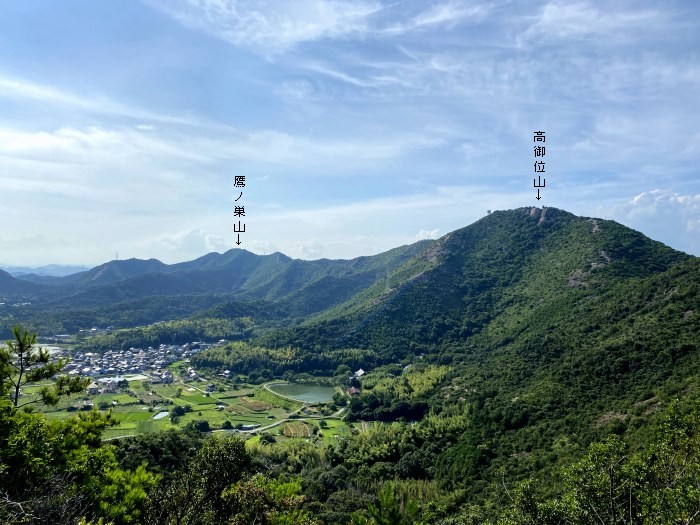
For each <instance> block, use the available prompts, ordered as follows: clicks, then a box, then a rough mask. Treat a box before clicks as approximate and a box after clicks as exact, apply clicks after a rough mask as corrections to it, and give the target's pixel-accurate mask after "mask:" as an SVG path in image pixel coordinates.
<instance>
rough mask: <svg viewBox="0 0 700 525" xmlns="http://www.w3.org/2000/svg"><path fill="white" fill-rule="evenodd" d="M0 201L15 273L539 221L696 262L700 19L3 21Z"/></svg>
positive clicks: (173, 13)
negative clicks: (513, 214)
mask: <svg viewBox="0 0 700 525" xmlns="http://www.w3.org/2000/svg"><path fill="white" fill-rule="evenodd" d="M535 131H544V132H545V136H546V144H541V145H543V146H545V147H546V153H545V156H544V157H541V158H540V159H536V158H535V157H534V150H533V148H534V146H535V145H537V144H534V145H533V142H534V139H533V133H534V132H535ZM537 160H540V161H543V162H545V173H538V174H537V175H539V176H544V179H545V187H544V188H542V189H541V190H540V191H541V199H540V200H536V194H537V190H536V189H535V188H534V181H533V179H534V176H535V173H534V171H535V167H534V163H535V161H537ZM236 177H244V180H245V187H242V188H241V187H239V188H237V187H236V186H235V181H236ZM0 196H1V197H2V212H1V214H0V217H2V218H0V262H2V263H4V264H13V265H40V264H49V263H59V264H86V265H96V264H100V263H102V262H106V261H109V260H111V259H114V258H115V257H117V254H118V257H119V258H121V259H127V258H131V257H137V258H141V259H147V258H151V257H155V258H157V259H160V260H162V261H164V262H167V263H173V262H177V261H185V260H191V259H194V258H196V257H199V256H201V255H204V254H206V253H208V252H211V251H218V252H223V251H226V250H228V249H231V248H235V247H236V246H237V244H236V242H237V241H238V240H240V242H241V244H240V248H244V249H247V250H250V251H252V252H255V253H259V254H265V253H268V254H269V253H272V252H275V251H281V252H283V253H285V254H287V255H289V256H291V257H295V258H301V259H318V258H324V257H325V258H352V257H357V256H360V255H370V254H375V253H379V252H382V251H385V250H388V249H391V248H393V247H396V246H400V245H404V244H409V243H412V242H415V241H417V240H420V239H426V238H438V237H440V236H442V235H445V234H446V233H448V232H450V231H452V230H455V229H457V228H461V227H464V226H467V225H468V224H471V223H472V222H474V221H476V220H478V219H480V218H481V217H483V216H484V215H486V213H487V210H503V209H512V208H519V207H522V206H543V205H544V206H550V207H557V208H562V209H565V210H568V211H570V212H573V213H576V214H578V215H584V216H595V217H601V218H605V219H614V220H617V221H618V222H620V223H622V224H625V225H627V226H630V227H632V228H634V229H637V230H639V231H641V232H643V233H644V234H646V235H648V236H649V237H651V238H653V239H656V240H659V241H662V242H663V243H665V244H667V245H669V246H671V247H673V248H676V249H678V250H682V251H685V252H687V253H692V254H694V255H700V3H698V2H697V1H696V0H687V1H678V0H663V1H647V0H633V1H626V0H616V1H614V2H613V1H605V2H604V1H592V0H590V1H589V0H582V1H577V0H567V1H538V0H532V1H527V2H523V1H509V0H503V1H499V0H493V1H467V0H464V1H461V0H435V1H427V0H424V1H401V0H353V1H350V0H325V1H322V0H294V1H281V0H167V1H164V0H163V1H161V0H123V1H119V2H107V1H103V2H95V1H92V0H62V1H61V2H55V1H53V0H23V1H21V2H17V1H11V0H0ZM236 207H239V208H243V210H240V209H239V212H240V211H242V212H243V213H244V214H245V216H243V217H241V216H238V217H236V216H235V210H236ZM238 221H241V222H240V225H241V226H240V227H239V222H238ZM243 225H245V232H244V233H236V232H235V230H236V229H241V228H242V226H243Z"/></svg>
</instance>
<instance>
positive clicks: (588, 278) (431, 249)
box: [0, 208, 700, 525]
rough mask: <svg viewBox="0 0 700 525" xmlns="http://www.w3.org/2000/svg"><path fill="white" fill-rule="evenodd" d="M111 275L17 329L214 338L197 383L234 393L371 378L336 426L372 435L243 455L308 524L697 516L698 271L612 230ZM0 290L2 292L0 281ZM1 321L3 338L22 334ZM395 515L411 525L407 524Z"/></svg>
mask: <svg viewBox="0 0 700 525" xmlns="http://www.w3.org/2000/svg"><path fill="white" fill-rule="evenodd" d="M116 263H117V262H116V261H115V262H113V263H109V264H108V265H104V266H103V267H101V269H99V270H98V269H93V270H90V271H89V272H86V273H84V274H82V276H79V277H78V278H75V276H72V277H74V278H75V279H76V280H74V281H73V282H64V283H63V284H61V285H54V286H51V287H46V288H42V289H41V290H45V289H51V290H53V291H54V292H53V293H56V294H61V293H64V294H66V295H64V296H62V297H58V296H56V297H55V298H53V299H52V300H49V301H46V302H45V304H43V305H42V306H40V307H39V306H38V307H36V309H34V310H32V309H30V308H29V307H25V308H19V307H18V308H17V311H18V312H20V313H21V315H25V316H28V318H31V319H34V320H35V321H34V322H37V323H43V324H44V326H49V327H51V328H54V329H55V330H56V331H58V330H59V329H61V328H65V327H66V326H70V327H72V328H77V327H78V326H83V325H87V324H88V323H91V322H94V321H95V320H96V319H99V320H100V322H101V323H102V322H104V323H105V324H106V322H107V320H108V319H110V318H111V319H113V320H114V319H116V321H115V323H114V324H117V325H121V326H131V325H134V324H140V323H141V324H143V323H145V322H150V321H144V320H145V319H159V320H167V319H180V320H178V321H173V322H170V323H161V324H158V325H157V326H149V327H139V328H133V329H130V330H122V331H116V332H114V333H109V334H101V335H98V336H96V337H94V338H91V339H89V340H87V341H86V342H84V344H85V345H87V346H86V348H87V347H90V348H91V349H94V350H97V351H100V350H104V349H108V348H129V347H130V346H138V345H139V344H141V343H145V344H147V345H153V346H155V345H156V344H157V343H159V342H168V343H169V342H179V341H180V339H182V342H185V341H188V340H193V338H194V337H197V338H200V337H202V338H203V337H205V336H206V337H208V338H210V339H216V338H218V337H225V338H226V339H229V340H231V341H232V342H230V343H228V344H226V345H223V346H218V347H215V348H212V349H209V350H206V351H204V352H202V353H200V354H198V355H196V356H193V357H192V359H191V362H192V365H193V366H196V367H197V369H200V370H201V369H203V370H207V371H210V372H214V373H215V374H217V375H218V374H219V373H220V372H221V371H223V370H230V371H232V372H233V373H234V374H236V375H237V376H239V377H238V379H240V380H242V381H248V382H259V381H263V380H270V379H277V378H291V379H293V378H295V377H305V378H309V377H316V378H318V379H320V380H321V379H322V380H324V381H335V382H336V384H343V385H345V381H347V379H348V375H349V374H350V373H351V371H353V370H357V369H358V368H363V369H364V370H366V371H369V374H367V375H365V376H363V377H362V378H359V379H358V378H354V379H352V385H353V386H354V387H356V388H357V390H356V391H354V392H353V395H352V396H350V395H348V396H340V397H339V398H338V399H336V400H335V403H336V406H335V407H334V408H333V410H336V409H344V410H345V412H343V416H344V418H345V421H347V422H358V421H374V422H378V423H375V424H373V425H365V424H363V425H362V428H363V431H362V432H359V433H356V435H348V436H344V437H338V438H337V440H332V442H331V443H328V442H325V441H323V440H322V441H323V443H322V445H321V446H320V448H315V445H312V444H309V445H306V444H303V443H301V444H297V445H289V446H286V447H275V446H274V445H265V446H262V445H261V446H256V447H254V448H253V449H252V450H253V452H252V455H253V457H254V458H255V460H254V461H255V462H256V463H255V465H257V466H258V467H259V469H260V472H264V475H265V476H267V478H266V479H274V480H276V482H285V483H286V482H294V483H296V481H294V480H292V479H291V478H290V476H297V477H298V478H296V479H298V480H300V481H299V485H298V486H297V487H296V488H295V489H294V490H295V491H297V492H299V491H300V493H301V494H303V498H305V499H303V500H301V499H300V500H295V501H297V502H298V503H299V504H300V508H303V510H304V512H306V513H307V514H305V516H306V517H307V518H308V520H309V521H308V523H327V524H331V523H334V524H335V523H342V524H346V523H348V522H349V520H350V516H351V515H352V513H354V512H357V511H359V510H361V509H364V508H367V507H368V505H375V504H376V505H377V506H375V507H374V509H375V510H377V509H380V508H382V505H383V506H385V507H386V508H389V507H391V508H394V507H396V508H394V510H393V511H392V512H398V513H399V514H396V516H399V517H400V516H403V517H401V518H400V519H399V517H396V521H385V522H384V521H380V520H375V521H364V522H363V521H362V519H364V518H362V517H361V516H359V515H355V517H354V518H353V520H355V521H353V523H373V524H374V523H416V524H419V523H420V524H425V525H427V524H436V525H438V524H439V525H455V524H458V525H459V524H461V525H465V524H476V523H493V524H495V523H499V524H522V525H524V524H532V523H538V524H539V523H544V524H550V523H551V524H554V523H585V524H588V523H591V524H592V523H614V524H618V523H619V524H620V525H621V524H623V523H635V524H637V523H639V524H642V523H644V524H646V523H677V522H682V523H695V521H693V520H694V519H695V518H693V517H692V516H693V515H695V516H700V496H698V493H697V486H700V485H698V484H699V483H700V454H699V453H698V451H699V450H700V405H699V404H698V399H700V396H698V391H699V390H698V389H699V388H700V383H699V380H698V373H697V372H698V369H699V367H700V352H699V351H700V348H699V346H700V315H699V314H700V259H698V258H696V257H692V256H690V255H687V254H684V253H681V252H678V251H675V250H673V249H671V248H668V247H666V246H664V245H663V244H661V243H659V242H656V241H653V240H650V239H648V238H647V237H645V236H644V235H642V234H641V233H639V232H636V231H634V230H631V229H629V228H626V227H624V226H622V225H620V224H618V223H616V222H613V221H606V220H601V219H595V218H586V217H577V216H574V215H572V214H570V213H567V212H565V211H562V210H558V209H554V208H543V209H538V208H521V209H516V210H508V211H498V212H494V213H492V214H490V215H488V216H486V217H484V218H482V219H481V220H479V221H477V222H476V223H474V224H472V225H469V226H467V227H465V228H462V229H459V230H456V231H454V232H451V233H449V234H447V235H445V236H444V237H442V238H440V239H438V240H436V241H423V242H420V243H416V244H414V245H411V246H404V247H401V248H397V249H395V250H391V251H389V252H386V253H383V254H379V255H376V256H373V257H361V258H357V259H353V260H351V261H328V260H320V261H297V260H293V259H290V258H288V257H285V256H283V255H281V254H272V255H268V256H257V255H254V254H251V253H249V252H246V251H244V250H232V251H229V252H227V253H225V254H222V255H219V254H209V255H207V256H204V257H202V258H200V259H197V260H196V261H191V262H189V263H182V264H180V265H162V264H160V263H158V262H157V261H138V262H136V261H132V262H128V261H119V262H118V263H120V264H116ZM121 263H125V264H121ZM102 279H103V280H104V282H101V283H100V284H95V283H96V282H98V281H100V280H102ZM90 282H92V283H93V284H89V283H90ZM23 284H24V285H27V286H28V285H32V286H39V285H37V284H35V283H28V282H24V283H23ZM0 286H1V287H2V288H0V290H2V293H4V294H11V293H18V292H16V291H13V290H15V289H16V286H17V280H16V279H14V280H13V279H12V277H10V276H9V275H8V274H4V273H0ZM28 290H29V289H28ZM31 290H34V292H36V290H37V288H34V289H31ZM36 293H39V292H36ZM47 293H48V292H47ZM110 301H111V302H112V304H109V302H110ZM7 312H8V310H7V309H5V310H4V311H0V315H3V316H4V317H3V321H2V322H3V323H10V322H11V321H13V320H16V319H17V318H18V316H17V314H16V313H15V314H13V315H14V317H13V315H10V314H8V313H7ZM179 338H180V339H179ZM90 345H92V346H90ZM302 374H303V376H302ZM345 386H347V385H345ZM149 439H150V438H143V442H141V444H138V440H137V441H136V442H134V443H131V444H124V445H123V446H122V448H120V450H121V452H120V454H122V455H123V456H124V457H126V458H127V459H128V462H126V463H125V464H128V465H132V466H133V468H135V467H136V466H137V465H139V464H140V463H139V462H138V461H137V460H138V459H139V458H140V457H141V456H139V455H138V454H136V455H135V456H134V454H135V452H134V450H135V448H134V447H136V448H138V447H143V448H148V447H156V448H157V446H160V445H155V444H154V443H155V442H156V441H155V439H154V440H153V443H151V442H150V441H149ZM170 439H171V438H170V437H169V438H168V440H170ZM172 439H173V440H175V437H173V438H172ZM177 439H182V440H183V441H187V439H189V438H185V437H180V438H177ZM272 441H273V442H274V439H273V440H272ZM137 445H138V446H137ZM168 446H170V445H168ZM199 446H201V445H200V444H198V445H197V447H199ZM197 447H194V448H192V449H191V450H192V451H194V450H195V449H196V448H197ZM151 454H152V455H155V456H157V454H156V453H151ZM679 454H682V457H681V456H679ZM191 455H192V454H191ZM131 456H134V457H131ZM180 459H181V461H182V462H183V465H185V464H188V463H187V461H189V459H187V458H184V457H183V458H180ZM190 459H191V458H190ZM679 465H681V466H679ZM130 468H131V467H130ZM154 468H155V467H154ZM187 468H190V469H193V468H195V466H192V465H191V464H190V466H189V467H184V466H183V467H182V472H183V474H182V475H183V476H184V475H185V473H186V472H188V471H187ZM246 468H249V467H246ZM158 472H159V471H158V470H157V469H155V470H153V473H154V475H155V473H158ZM187 475H189V474H187ZM606 476H607V477H606ZM168 482H169V483H172V484H173V485H167V486H168V487H170V488H168V489H167V490H172V489H173V486H176V485H178V483H177V480H168ZM390 482H391V483H390ZM154 483H155V482H154ZM266 486H267V485H266ZM390 489H391V490H390ZM163 490H165V489H163ZM297 492H294V494H297ZM380 492H381V494H382V496H381V497H380V498H379V499H377V494H378V493H380ZM155 494H156V495H157V496H158V497H160V498H161V499H160V500H159V499H158V498H155V500H153V501H162V500H163V498H165V499H167V497H166V496H164V494H165V493H162V494H161V493H158V492H157V491H156V492H155ZM168 494H169V493H168ZM180 496H182V497H184V496H183V495H182V494H180ZM394 496H396V497H399V498H400V499H401V502H402V503H400V502H399V501H398V500H394V499H392V498H393V497H394ZM168 497H169V496H168ZM606 498H607V499H606ZM144 499H145V496H144ZM411 501H413V502H414V503H415V502H418V503H419V504H420V505H419V506H420V509H421V510H420V517H418V514H415V515H413V514H411V516H412V517H408V514H409V512H408V510H407V509H409V507H410V505H408V503H410V502H411ZM302 503H303V505H302ZM623 503H624V505H623ZM144 505H146V504H144ZM696 507H697V509H698V513H696V514H693V513H694V512H695V509H696ZM369 508H370V510H371V509H372V507H369ZM410 508H412V507H410ZM601 509H602V510H601ZM669 509H670V510H669ZM399 511H400V512H399ZM143 512H146V511H145V510H144V511H143ZM193 512H194V511H193ZM377 512H379V510H377ZM416 512H418V511H416ZM596 512H602V513H603V514H595V513H596ZM370 514H371V512H370ZM310 516H313V519H311V518H310ZM596 516H598V518H600V519H598V521H596V519H597V518H596ZM601 516H602V517H601ZM664 516H665V517H664ZM667 518H668V519H667ZM387 519H388V518H387ZM313 520H316V521H313ZM401 520H404V521H401ZM679 520H680V521H679ZM211 523H217V522H211Z"/></svg>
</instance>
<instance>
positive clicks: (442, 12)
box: [378, 1, 491, 36]
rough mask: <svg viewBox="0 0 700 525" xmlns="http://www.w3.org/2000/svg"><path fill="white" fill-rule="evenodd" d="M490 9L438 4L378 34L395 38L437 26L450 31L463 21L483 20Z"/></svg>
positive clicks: (479, 5)
mask: <svg viewBox="0 0 700 525" xmlns="http://www.w3.org/2000/svg"><path fill="white" fill-rule="evenodd" d="M490 9H491V5H490V4H476V5H474V4H472V3H465V2H458V1H450V2H444V3H439V4H435V5H433V6H431V7H430V8H428V9H426V10H424V11H422V12H420V13H418V15H416V16H415V17H413V18H412V19H410V20H409V21H408V22H404V23H396V24H391V25H389V26H387V27H385V28H383V29H380V30H379V31H378V33H379V34H380V35H387V36H395V35H401V34H404V33H410V32H413V31H417V30H425V29H429V28H434V27H438V26H443V27H446V28H447V29H452V28H453V27H455V26H456V25H458V24H460V23H462V22H464V21H465V20H470V21H471V22H479V21H481V20H483V19H484V18H485V17H486V15H487V14H488V12H489V11H490Z"/></svg>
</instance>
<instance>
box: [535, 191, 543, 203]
mask: <svg viewBox="0 0 700 525" xmlns="http://www.w3.org/2000/svg"><path fill="white" fill-rule="evenodd" d="M535 198H536V199H537V200H540V199H541V198H542V197H540V190H539V188H538V189H537V197H535Z"/></svg>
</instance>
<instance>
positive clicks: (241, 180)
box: [233, 175, 245, 246]
mask: <svg viewBox="0 0 700 525" xmlns="http://www.w3.org/2000/svg"><path fill="white" fill-rule="evenodd" d="M233 186H234V188H236V193H238V194H239V195H238V197H236V200H235V202H236V205H235V207H234V208H233V216H234V217H238V225H236V224H234V225H233V231H234V233H236V234H237V236H236V244H238V245H239V246H240V245H241V233H245V222H243V223H241V219H240V218H241V217H245V206H244V205H243V188H245V175H235V176H234V181H233Z"/></svg>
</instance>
